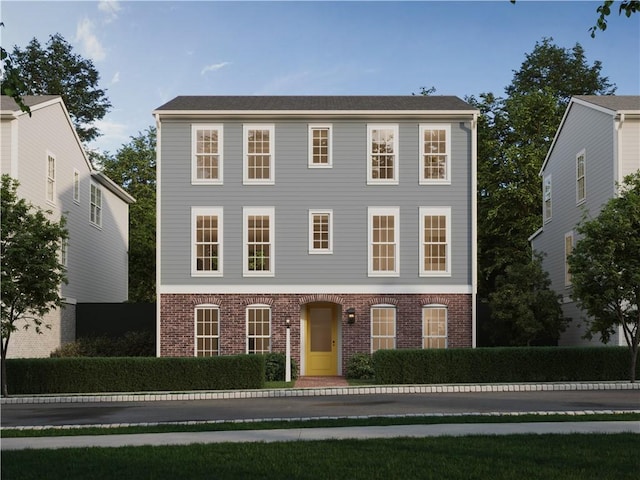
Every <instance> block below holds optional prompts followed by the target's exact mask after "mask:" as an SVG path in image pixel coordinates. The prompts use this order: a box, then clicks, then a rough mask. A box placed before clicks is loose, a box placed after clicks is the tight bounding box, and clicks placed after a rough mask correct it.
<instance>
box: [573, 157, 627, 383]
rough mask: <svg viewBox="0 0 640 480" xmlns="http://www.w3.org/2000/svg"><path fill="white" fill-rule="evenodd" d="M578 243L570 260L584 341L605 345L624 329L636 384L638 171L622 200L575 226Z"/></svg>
mask: <svg viewBox="0 0 640 480" xmlns="http://www.w3.org/2000/svg"><path fill="white" fill-rule="evenodd" d="M577 232H578V234H579V235H580V240H578V242H577V243H576V246H575V248H574V249H573V252H572V254H571V255H570V256H569V259H568V261H569V270H570V272H571V284H572V286H573V291H572V297H573V299H574V300H576V303H577V304H578V306H579V307H580V308H581V309H583V310H584V311H585V312H586V313H587V315H589V318H588V319H587V325H588V327H587V332H586V334H585V337H586V338H592V336H593V335H594V334H599V335H600V338H601V339H602V341H603V342H604V343H608V342H609V340H610V339H611V335H613V334H614V333H615V330H616V328H618V327H620V326H621V327H622V331H623V333H624V338H625V340H626V342H627V345H628V347H629V354H630V357H631V365H630V368H629V374H630V377H631V381H632V382H633V381H635V377H636V373H635V369H636V361H637V358H638V343H639V342H640V328H639V327H640V170H639V171H638V172H636V173H635V174H633V175H629V176H627V177H625V179H624V185H623V187H622V188H621V189H620V195H619V196H617V197H614V198H612V199H610V200H609V201H608V202H607V203H606V204H605V205H604V207H603V208H602V210H601V211H600V214H599V215H598V216H597V217H596V218H594V219H591V220H589V219H588V218H587V217H586V216H585V218H583V220H582V221H581V222H580V224H579V225H578V227H577Z"/></svg>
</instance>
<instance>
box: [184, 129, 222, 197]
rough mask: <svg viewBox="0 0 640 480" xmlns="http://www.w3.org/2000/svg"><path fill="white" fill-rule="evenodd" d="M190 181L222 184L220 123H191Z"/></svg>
mask: <svg viewBox="0 0 640 480" xmlns="http://www.w3.org/2000/svg"><path fill="white" fill-rule="evenodd" d="M191 136H192V140H191V158H192V160H191V183H193V184H206V185H212V184H222V125H192V127H191Z"/></svg>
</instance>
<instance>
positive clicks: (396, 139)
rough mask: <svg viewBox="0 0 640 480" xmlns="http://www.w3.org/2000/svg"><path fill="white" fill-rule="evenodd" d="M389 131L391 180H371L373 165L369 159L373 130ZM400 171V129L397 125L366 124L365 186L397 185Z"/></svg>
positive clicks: (371, 154) (371, 153)
mask: <svg viewBox="0 0 640 480" xmlns="http://www.w3.org/2000/svg"><path fill="white" fill-rule="evenodd" d="M381 129H391V130H393V155H394V158H395V160H394V165H393V178H390V179H380V178H373V165H372V161H371V157H372V156H373V152H372V151H371V141H372V132H373V130H381ZM399 171H400V128H399V126H398V124H397V123H396V124H381V123H380V124H378V123H370V124H367V185H398V172H399Z"/></svg>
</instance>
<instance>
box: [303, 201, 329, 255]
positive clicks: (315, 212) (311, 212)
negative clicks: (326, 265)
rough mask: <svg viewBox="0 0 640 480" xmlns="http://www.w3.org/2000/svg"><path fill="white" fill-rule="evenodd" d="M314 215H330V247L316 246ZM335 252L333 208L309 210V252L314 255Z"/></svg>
mask: <svg viewBox="0 0 640 480" xmlns="http://www.w3.org/2000/svg"><path fill="white" fill-rule="evenodd" d="M314 215H327V216H328V217H329V226H328V228H329V232H328V233H329V247H328V248H314V246H313V244H314V241H313V240H314V238H313V237H314V231H313V216H314ZM332 253H333V210H309V254H312V255H327V254H332Z"/></svg>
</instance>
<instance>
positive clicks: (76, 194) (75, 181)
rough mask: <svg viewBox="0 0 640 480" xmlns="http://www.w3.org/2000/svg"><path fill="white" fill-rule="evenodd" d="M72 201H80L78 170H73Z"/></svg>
mask: <svg viewBox="0 0 640 480" xmlns="http://www.w3.org/2000/svg"><path fill="white" fill-rule="evenodd" d="M73 201H74V202H80V172H79V171H77V170H74V171H73Z"/></svg>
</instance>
